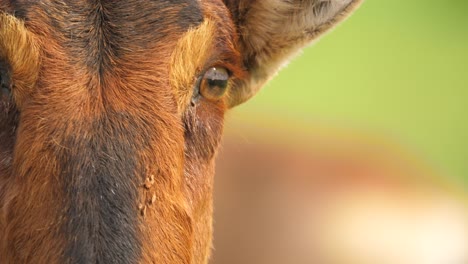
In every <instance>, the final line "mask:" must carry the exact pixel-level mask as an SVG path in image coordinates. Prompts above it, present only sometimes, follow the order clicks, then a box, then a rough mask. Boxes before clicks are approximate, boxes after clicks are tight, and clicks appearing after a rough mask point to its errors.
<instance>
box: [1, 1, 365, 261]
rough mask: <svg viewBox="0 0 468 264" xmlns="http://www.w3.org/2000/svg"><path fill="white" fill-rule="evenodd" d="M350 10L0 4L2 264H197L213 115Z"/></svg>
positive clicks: (217, 127)
mask: <svg viewBox="0 0 468 264" xmlns="http://www.w3.org/2000/svg"><path fill="white" fill-rule="evenodd" d="M357 2H359V1H354V2H352V3H350V2H349V1H338V0H336V1H303V0H296V1H290V0H288V1H278V0H275V1H244V0H239V1H221V0H201V1H196V0H176V1H149V0H147V1H134V0H126V1H105V0H92V1H68V0H41V1H26V0H0V12H1V13H0V61H1V62H2V63H0V66H1V67H2V69H1V71H0V73H1V74H2V76H1V77H2V80H3V79H5V80H7V79H8V81H9V83H11V84H12V85H11V88H12V97H11V98H6V97H3V96H2V97H0V100H1V102H0V143H1V144H0V259H1V262H2V263H7V264H12V263H187V264H188V263H207V261H208V259H209V252H210V248H211V236H212V227H211V223H212V187H213V171H214V157H215V155H216V152H217V148H218V145H219V142H220V138H221V134H222V129H223V118H224V113H225V111H226V110H227V108H229V107H232V106H233V105H236V104H238V103H240V102H242V101H244V100H245V99H247V98H248V97H250V96H251V95H252V94H253V93H255V92H256V91H257V90H258V88H259V86H260V85H261V84H262V83H264V82H265V81H266V80H268V79H269V78H270V77H271V76H272V75H273V74H274V73H275V72H276V70H277V69H278V67H279V66H280V65H281V64H283V63H285V61H284V60H286V59H288V58H289V57H290V55H291V54H294V53H296V52H297V50H298V49H299V48H301V47H303V46H304V45H306V44H307V43H308V42H310V41H311V40H312V39H314V38H315V37H316V36H318V35H320V34H321V33H322V32H324V31H325V30H327V29H328V28H330V27H331V26H332V25H334V24H336V23H337V22H339V21H340V20H342V17H343V16H344V14H347V13H349V11H350V10H351V9H352V7H354V6H355V5H356V3H357ZM285 25H287V27H285ZM290 25H294V26H293V27H291V26H290ZM209 67H224V68H226V69H227V70H228V71H229V73H230V74H231V81H230V88H229V89H230V91H229V96H226V97H225V98H223V99H222V100H219V101H210V100H207V99H205V98H203V97H202V96H201V95H200V94H199V93H198V88H197V85H198V84H197V80H199V79H200V77H201V76H203V73H204V71H205V70H206V69H208V68H209ZM2 82H3V81H2Z"/></svg>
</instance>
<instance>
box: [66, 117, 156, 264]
mask: <svg viewBox="0 0 468 264" xmlns="http://www.w3.org/2000/svg"><path fill="white" fill-rule="evenodd" d="M134 120H135V118H134V117H132V116H129V115H126V114H124V113H111V114H109V115H108V117H103V118H101V119H98V120H94V121H93V122H92V124H91V125H90V131H92V133H95V134H94V135H93V136H90V137H86V135H84V134H80V133H77V134H76V135H73V136H70V137H69V138H67V139H66V141H65V142H63V143H62V144H63V145H64V146H65V148H64V149H63V150H62V151H61V152H59V153H57V158H58V159H59V160H60V162H59V163H60V164H62V166H63V168H62V175H61V177H62V178H63V180H64V188H65V191H66V193H68V194H69V199H70V204H69V208H68V210H67V216H69V218H70V219H69V222H68V224H67V225H65V226H64V232H65V233H66V234H68V235H69V238H68V239H67V241H69V243H70V244H69V245H68V248H67V250H66V252H65V255H66V256H65V258H66V261H67V262H68V263H136V262H137V261H138V259H139V257H140V247H141V241H140V240H139V238H138V235H137V234H138V232H137V230H136V229H137V226H138V214H137V213H136V210H135V208H136V207H137V202H136V201H137V198H138V192H137V188H135V187H136V186H138V184H139V182H140V180H139V178H138V177H135V174H136V173H138V172H140V171H141V170H140V169H139V168H138V167H139V166H138V163H137V159H138V153H137V149H138V148H141V147H142V146H143V145H145V144H147V142H134V140H133V139H134V138H136V136H135V135H132V133H133V132H132V131H138V128H137V127H138V124H137V123H135V121H134Z"/></svg>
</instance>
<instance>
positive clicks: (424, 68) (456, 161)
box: [227, 0, 468, 184]
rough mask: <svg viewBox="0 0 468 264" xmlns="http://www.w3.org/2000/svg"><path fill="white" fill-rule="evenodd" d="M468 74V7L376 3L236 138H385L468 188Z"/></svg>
mask: <svg viewBox="0 0 468 264" xmlns="http://www.w3.org/2000/svg"><path fill="white" fill-rule="evenodd" d="M467 70H468V1H466V0H445V1H440V0H412V1H408V0H367V1H366V2H365V3H364V4H363V6H362V7H361V8H360V9H359V10H358V11H357V12H356V13H355V15H354V16H352V17H351V18H350V19H348V20H347V21H346V22H345V23H343V24H342V25H341V26H339V27H338V28H337V29H336V30H334V31H333V32H331V33H330V34H328V35H326V36H325V37H323V38H322V39H321V40H320V41H319V42H318V43H316V44H314V45H313V46H311V47H309V48H307V49H306V50H305V51H304V54H302V56H300V57H298V58H297V59H295V60H294V61H293V62H291V64H290V65H289V66H288V67H287V68H286V69H284V70H283V71H282V72H281V73H280V74H279V75H278V77H276V78H275V79H274V80H273V81H272V82H270V84H269V85H268V86H267V87H265V89H263V90H262V91H261V92H260V93H259V94H258V95H257V96H256V97H255V98H254V99H252V100H251V101H249V102H248V103H246V104H244V105H243V106H240V107H238V108H236V110H234V112H233V113H231V114H230V118H231V119H233V120H234V121H231V125H228V126H227V130H230V129H231V130H232V129H236V125H235V124H236V123H237V121H239V123H250V124H254V125H256V126H263V127H265V126H269V127H277V128H278V127H283V128H285V129H288V130H301V131H307V129H309V128H312V127H314V126H316V125H317V124H318V123H327V124H331V125H333V126H334V125H336V126H343V127H347V128H349V127H358V128H359V129H364V130H372V131H378V133H381V134H382V135H386V136H388V137H390V138H393V139H397V140H398V141H399V142H402V143H403V144H404V145H405V146H408V147H409V148H411V149H412V150H413V151H415V152H416V153H418V155H420V156H421V157H423V158H424V159H426V160H427V161H428V162H429V164H431V165H434V167H436V168H437V169H442V170H443V171H445V172H446V173H447V175H453V176H454V177H455V178H456V179H461V180H462V181H463V182H464V183H465V184H466V183H468V106H467V101H468V100H467V99H468V71H467ZM228 119H229V118H228ZM232 124H234V125H232Z"/></svg>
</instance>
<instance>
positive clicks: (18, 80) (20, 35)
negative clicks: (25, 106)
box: [0, 11, 39, 107]
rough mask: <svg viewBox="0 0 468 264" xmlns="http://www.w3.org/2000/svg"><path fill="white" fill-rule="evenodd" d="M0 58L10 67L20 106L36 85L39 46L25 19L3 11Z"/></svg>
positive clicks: (14, 90)
mask: <svg viewBox="0 0 468 264" xmlns="http://www.w3.org/2000/svg"><path fill="white" fill-rule="evenodd" d="M0 58H2V60H3V61H4V62H5V64H7V67H8V69H9V77H10V82H11V83H12V86H13V95H14V98H15V101H16V103H17V105H18V107H19V106H20V104H21V102H22V101H23V100H22V99H23V98H24V97H25V96H27V94H29V93H30V92H31V91H32V89H33V87H34V86H35V83H36V80H37V77H38V74H39V48H38V45H37V41H36V40H35V38H34V36H33V34H32V33H31V32H30V31H28V30H27V29H26V27H25V25H24V22H23V21H21V20H19V19H17V18H16V17H14V16H12V15H9V14H6V13H2V12H1V11H0Z"/></svg>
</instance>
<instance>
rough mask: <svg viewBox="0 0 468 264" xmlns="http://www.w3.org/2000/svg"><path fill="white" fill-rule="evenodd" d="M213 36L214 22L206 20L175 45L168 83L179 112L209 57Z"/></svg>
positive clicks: (190, 94)
mask: <svg viewBox="0 0 468 264" xmlns="http://www.w3.org/2000/svg"><path fill="white" fill-rule="evenodd" d="M214 34H215V24H214V22H213V21H211V20H206V21H205V22H203V24H201V25H200V26H199V27H198V28H194V29H191V30H189V31H188V32H187V33H186V34H185V35H184V36H183V37H182V38H181V39H180V40H179V41H178V43H177V46H176V48H175V50H174V53H173V55H172V59H171V64H170V65H171V71H170V82H171V86H172V87H173V88H174V89H175V93H176V97H177V98H178V99H177V100H178V102H177V103H178V106H179V112H182V110H183V106H185V105H187V104H188V102H189V100H190V98H191V97H192V96H193V86H194V85H195V82H196V76H197V73H198V72H200V71H201V70H202V69H201V68H202V67H203V65H204V64H205V63H206V62H207V61H208V60H209V58H210V56H211V54H210V53H211V52H212V51H213V49H214V46H213V44H214Z"/></svg>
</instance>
